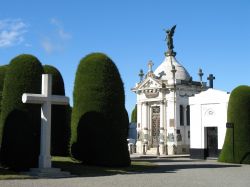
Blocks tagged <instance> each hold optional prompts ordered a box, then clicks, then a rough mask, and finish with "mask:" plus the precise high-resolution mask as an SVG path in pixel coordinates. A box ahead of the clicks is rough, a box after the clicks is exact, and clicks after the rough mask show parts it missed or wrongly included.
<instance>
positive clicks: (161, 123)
mask: <svg viewBox="0 0 250 187" xmlns="http://www.w3.org/2000/svg"><path fill="white" fill-rule="evenodd" d="M164 116H165V105H164V100H162V101H160V142H159V143H160V145H159V146H160V147H159V148H160V150H159V151H160V154H161V155H162V154H164V147H165V146H164Z"/></svg>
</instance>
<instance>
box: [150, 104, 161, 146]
mask: <svg viewBox="0 0 250 187" xmlns="http://www.w3.org/2000/svg"><path fill="white" fill-rule="evenodd" d="M151 124H152V126H151V138H152V139H151V147H157V145H158V144H159V138H160V107H159V106H153V107H152V123H151Z"/></svg>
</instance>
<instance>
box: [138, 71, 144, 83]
mask: <svg viewBox="0 0 250 187" xmlns="http://www.w3.org/2000/svg"><path fill="white" fill-rule="evenodd" d="M143 76H144V73H143V70H142V69H141V70H140V73H139V77H140V82H142V80H143Z"/></svg>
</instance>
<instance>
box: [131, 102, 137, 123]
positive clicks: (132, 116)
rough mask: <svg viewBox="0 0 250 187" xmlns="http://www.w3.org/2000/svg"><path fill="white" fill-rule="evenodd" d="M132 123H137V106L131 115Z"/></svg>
mask: <svg viewBox="0 0 250 187" xmlns="http://www.w3.org/2000/svg"><path fill="white" fill-rule="evenodd" d="M131 122H132V123H136V122H137V105H135V108H134V109H133V111H132V113H131Z"/></svg>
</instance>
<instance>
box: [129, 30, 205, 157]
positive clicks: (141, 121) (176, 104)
mask: <svg viewBox="0 0 250 187" xmlns="http://www.w3.org/2000/svg"><path fill="white" fill-rule="evenodd" d="M174 28H175V27H173V28H172V29H171V30H168V31H167V34H168V36H167V37H168V43H167V44H168V51H167V52H166V53H165V58H164V60H163V62H162V63H161V64H160V65H159V66H158V67H157V68H156V70H155V71H153V69H152V66H153V63H152V62H151V61H150V62H149V63H148V72H147V74H146V75H145V76H144V74H143V72H142V70H141V72H140V74H139V76H140V77H141V80H140V82H138V83H137V84H136V86H135V87H134V88H132V91H133V92H135V93H136V95H137V100H136V103H137V142H136V151H137V153H140V154H169V155H173V154H185V153H189V147H190V107H189V103H188V98H189V97H190V96H193V95H195V94H197V93H200V92H201V91H205V90H207V89H208V87H207V86H206V83H205V82H202V75H203V73H202V71H201V70H200V72H199V75H200V80H199V81H193V80H192V77H191V76H190V75H189V73H188V72H187V70H186V69H185V68H184V67H183V66H182V65H181V64H180V63H179V62H178V61H177V59H176V58H175V56H176V53H175V52H174V51H173V43H172V42H173V40H172V36H173V33H174Z"/></svg>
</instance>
